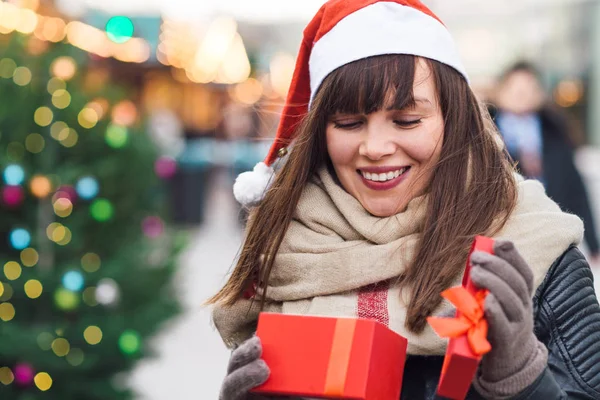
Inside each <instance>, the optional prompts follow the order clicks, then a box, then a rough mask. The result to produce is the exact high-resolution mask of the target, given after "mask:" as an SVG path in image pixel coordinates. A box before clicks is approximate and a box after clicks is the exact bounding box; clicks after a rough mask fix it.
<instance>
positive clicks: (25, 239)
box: [10, 228, 31, 250]
mask: <svg viewBox="0 0 600 400" xmlns="http://www.w3.org/2000/svg"><path fill="white" fill-rule="evenodd" d="M30 243H31V235H30V234H29V232H27V231H26V230H25V229H22V228H19V229H15V230H13V231H12V232H11V233H10V244H11V245H12V247H14V248H15V249H17V250H23V249H25V248H27V247H29V244H30Z"/></svg>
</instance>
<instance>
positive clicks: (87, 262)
mask: <svg viewBox="0 0 600 400" xmlns="http://www.w3.org/2000/svg"><path fill="white" fill-rule="evenodd" d="M100 264H101V261H100V256H99V255H98V254H96V253H86V254H85V255H84V256H83V257H81V267H82V268H83V270H84V271H86V272H90V273H91V272H96V271H98V270H99V269H100Z"/></svg>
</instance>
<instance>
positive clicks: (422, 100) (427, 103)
mask: <svg viewBox="0 0 600 400" xmlns="http://www.w3.org/2000/svg"><path fill="white" fill-rule="evenodd" d="M413 100H414V101H411V102H409V103H408V104H406V105H405V107H403V109H406V108H412V107H416V105H417V103H421V104H422V105H425V106H430V107H433V103H432V102H431V101H430V100H429V99H426V98H424V97H415V98H414V99H413ZM395 109H396V108H395V107H388V108H387V111H393V110H395Z"/></svg>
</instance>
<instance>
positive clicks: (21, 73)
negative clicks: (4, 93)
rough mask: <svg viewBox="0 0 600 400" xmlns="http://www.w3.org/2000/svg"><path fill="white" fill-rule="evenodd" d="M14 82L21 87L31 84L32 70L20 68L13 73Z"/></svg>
mask: <svg viewBox="0 0 600 400" xmlns="http://www.w3.org/2000/svg"><path fill="white" fill-rule="evenodd" d="M13 81H14V82H15V83H16V84H17V85H19V86H26V85H28V84H29V82H31V70H30V69H29V68H27V67H18V68H16V69H15V72H14V73H13Z"/></svg>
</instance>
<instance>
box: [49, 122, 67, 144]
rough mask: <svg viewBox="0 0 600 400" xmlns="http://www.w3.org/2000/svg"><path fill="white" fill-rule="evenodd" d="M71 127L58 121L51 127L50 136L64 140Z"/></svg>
mask: <svg viewBox="0 0 600 400" xmlns="http://www.w3.org/2000/svg"><path fill="white" fill-rule="evenodd" d="M68 129H69V125H67V123H66V122H64V121H56V122H55V123H53V124H52V126H51V127H50V136H52V137H53V138H54V139H56V140H63V139H64V138H66V137H67V135H68V132H67V131H68Z"/></svg>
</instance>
